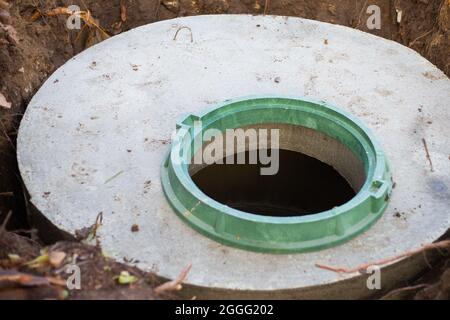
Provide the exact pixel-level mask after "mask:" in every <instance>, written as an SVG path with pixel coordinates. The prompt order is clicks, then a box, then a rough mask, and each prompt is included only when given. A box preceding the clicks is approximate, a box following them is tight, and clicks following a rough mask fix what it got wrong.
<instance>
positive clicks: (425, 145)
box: [422, 138, 434, 172]
mask: <svg viewBox="0 0 450 320" xmlns="http://www.w3.org/2000/svg"><path fill="white" fill-rule="evenodd" d="M422 143H423V147H424V148H425V153H426V156H427V159H428V162H429V163H430V169H431V172H434V169H433V162H432V161H431V157H430V152H428V146H427V142H426V141H425V138H422Z"/></svg>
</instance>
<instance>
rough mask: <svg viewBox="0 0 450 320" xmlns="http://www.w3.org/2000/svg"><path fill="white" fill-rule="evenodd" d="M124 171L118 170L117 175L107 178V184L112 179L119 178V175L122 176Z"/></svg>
mask: <svg viewBox="0 0 450 320" xmlns="http://www.w3.org/2000/svg"><path fill="white" fill-rule="evenodd" d="M122 173H123V170H120V171H119V172H117V173H116V174H115V175H113V176H112V177H110V178H108V179H106V181H105V184H107V183H108V182H111V181H112V180H114V179H115V178H117V177H118V176H120V175H121V174H122Z"/></svg>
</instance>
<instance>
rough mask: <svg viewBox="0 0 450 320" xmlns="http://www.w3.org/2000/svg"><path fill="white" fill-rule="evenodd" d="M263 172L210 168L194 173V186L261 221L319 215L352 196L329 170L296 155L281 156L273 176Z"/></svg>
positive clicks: (249, 166)
mask: <svg viewBox="0 0 450 320" xmlns="http://www.w3.org/2000/svg"><path fill="white" fill-rule="evenodd" d="M248 154H249V153H248V152H246V159H248ZM235 159H236V157H235ZM246 162H248V161H246ZM258 162H259V161H258ZM224 163H225V161H224ZM235 163H236V161H235ZM261 167H262V165H261V164H259V163H258V164H212V165H209V166H207V167H204V168H202V169H200V170H199V171H198V172H196V173H195V174H194V175H193V176H192V180H193V181H194V183H195V184H196V185H197V186H198V187H199V188H200V190H202V191H203V192H204V193H205V194H207V195H208V196H209V197H211V198H213V199H215V200H216V201H218V202H221V203H223V204H226V205H228V206H229V207H232V208H235V209H238V210H242V211H246V212H250V213H254V214H260V215H265V216H302V215H307V214H313V213H318V212H321V211H325V210H328V209H331V208H333V207H335V206H339V205H341V204H343V203H345V202H347V201H349V200H350V199H351V198H353V197H354V196H355V191H354V190H353V189H352V188H351V186H350V185H349V183H348V182H347V181H346V180H345V179H344V178H343V177H342V176H341V175H340V174H339V172H337V171H336V170H335V169H334V168H333V167H332V166H330V165H328V164H326V163H324V162H321V161H319V160H317V159H315V158H312V157H310V156H307V155H305V154H303V153H300V152H294V151H288V150H280V151H279V170H278V173H277V174H275V175H261V174H260V168H261Z"/></svg>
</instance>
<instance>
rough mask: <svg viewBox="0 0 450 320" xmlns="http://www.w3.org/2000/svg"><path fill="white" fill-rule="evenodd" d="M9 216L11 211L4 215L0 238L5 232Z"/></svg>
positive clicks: (0, 227)
mask: <svg viewBox="0 0 450 320" xmlns="http://www.w3.org/2000/svg"><path fill="white" fill-rule="evenodd" d="M11 215H12V211H11V210H9V211H8V213H7V214H6V217H5V220H3V223H2V225H1V226H0V236H1V235H2V234H3V232H5V230H6V225H7V224H8V222H9V219H10V218H11Z"/></svg>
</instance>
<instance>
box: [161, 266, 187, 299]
mask: <svg viewBox="0 0 450 320" xmlns="http://www.w3.org/2000/svg"><path fill="white" fill-rule="evenodd" d="M191 268H192V264H189V265H187V266H186V267H185V268H184V269H183V271H181V273H180V275H179V276H178V277H177V278H176V279H174V280H172V281H168V282H166V283H163V284H162V285H160V286H158V287H156V288H155V290H154V291H155V293H156V294H161V293H164V292H167V291H179V290H181V289H182V285H181V283H182V282H183V281H184V280H185V279H186V277H187V275H188V273H189V271H190V270H191Z"/></svg>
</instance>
